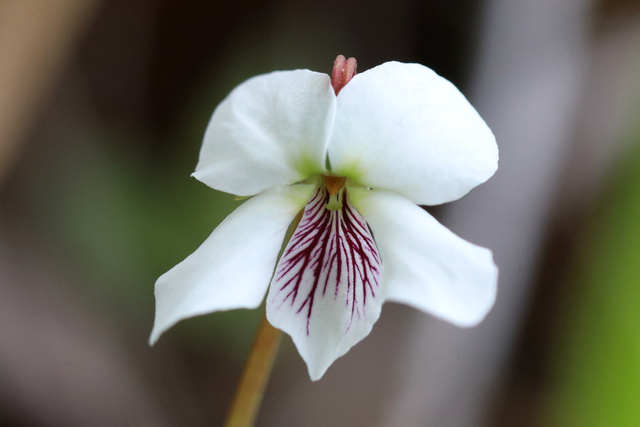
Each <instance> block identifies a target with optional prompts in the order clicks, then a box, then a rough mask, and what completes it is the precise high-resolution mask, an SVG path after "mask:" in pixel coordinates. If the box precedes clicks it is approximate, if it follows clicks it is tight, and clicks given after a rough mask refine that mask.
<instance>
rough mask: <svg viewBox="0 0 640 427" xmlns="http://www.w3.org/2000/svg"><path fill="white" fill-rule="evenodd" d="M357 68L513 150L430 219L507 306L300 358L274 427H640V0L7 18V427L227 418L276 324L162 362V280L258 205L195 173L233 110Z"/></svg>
mask: <svg viewBox="0 0 640 427" xmlns="http://www.w3.org/2000/svg"><path fill="white" fill-rule="evenodd" d="M337 54H344V55H346V56H354V57H356V58H357V60H358V65H359V70H360V71H364V70H366V69H368V68H371V67H373V66H375V65H378V64H380V63H383V62H385V61H389V60H398V61H403V62H418V63H422V64H425V65H427V66H429V67H431V68H433V69H434V70H435V71H436V72H438V73H439V74H440V75H442V76H444V77H446V78H448V79H449V80H451V81H453V82H454V83H455V84H456V85H457V86H458V87H459V88H460V89H461V90H462V91H463V93H465V94H466V95H467V96H468V97H469V98H470V100H471V101H472V103H473V104H474V105H475V106H476V108H477V109H478V110H479V112H480V113H481V115H482V116H483V117H484V118H485V120H486V121H487V122H488V124H489V126H490V127H491V128H492V129H493V131H494V133H495V135H496V138H497V140H498V144H499V146H500V157H501V158H500V169H499V171H498V173H497V174H496V175H495V176H494V177H493V178H492V179H490V180H489V181H488V182H487V183H485V184H483V185H482V186H480V187H479V188H477V189H475V190H474V191H473V192H472V193H471V194H470V195H469V196H467V197H465V198H463V199H462V200H460V201H458V202H454V203H451V204H449V205H445V206H443V207H437V208H436V209H434V210H433V212H435V213H436V215H437V216H438V218H439V219H440V221H442V222H443V223H444V224H445V225H447V226H448V227H450V228H451V229H452V230H453V231H454V232H456V233H457V234H459V235H461V236H462V237H464V238H466V239H468V240H470V241H472V242H474V243H476V244H479V245H482V246H485V247H489V248H491V249H492V250H493V251H494V255H495V260H496V263H497V264H498V266H499V267H500V281H499V291H498V300H497V303H496V306H495V308H494V309H493V311H492V312H491V313H490V314H489V316H488V317H487V319H486V320H485V321H484V322H483V323H482V324H481V325H480V326H478V327H476V328H473V329H469V330H466V329H458V328H456V327H454V326H451V325H449V324H446V323H443V322H441V321H439V320H436V319H434V318H432V317H430V316H429V315H426V314H423V313H419V312H417V311H414V310H412V309H410V308H408V307H404V306H399V305H394V304H387V305H385V307H384V309H383V313H382V317H381V318H380V320H379V321H378V323H377V324H376V325H375V327H374V329H373V332H372V334H371V335H370V336H369V337H368V338H366V339H365V340H364V341H363V342H362V343H360V344H358V345H357V346H356V347H354V348H353V349H352V350H351V351H350V352H349V353H348V354H347V355H346V356H345V357H343V358H341V359H339V360H338V361H337V362H336V363H335V364H334V365H333V366H332V367H331V368H330V369H329V371H328V372H327V374H326V375H325V377H324V378H323V379H322V380H321V381H319V382H316V383H312V382H311V381H310V380H309V377H308V375H307V372H306V367H305V365H304V363H303V361H302V360H301V358H300V357H299V355H298V354H297V352H296V350H295V348H294V347H293V344H292V343H291V341H290V339H289V338H288V337H285V339H284V340H283V344H282V346H281V349H280V352H279V355H278V359H277V361H276V365H275V369H274V374H273V377H272V379H271V381H270V383H269V386H268V389H267V394H266V398H265V400H264V403H263V406H262V409H261V412H260V414H259V418H258V423H257V425H259V426H454V427H457V426H638V425H640V405H639V404H638V402H639V396H640V4H639V3H638V2H635V1H632V0H627V1H625V0H609V1H604V0H602V1H587V0H564V1H562V2H558V1H554V0H540V1H536V2H531V1H526V0H518V1H515V0H486V1H480V0H459V1H456V2H448V1H443V0H378V1H362V0H355V1H353V2H344V1H337V0H326V1H323V2H319V1H312V0H296V1H293V0H268V1H256V0H238V1H236V2H222V1H215V0H214V1H195V0H193V1H191V0H190V1H176V0H140V1H137V2H129V1H124V0H102V1H101V0H56V1H55V2H52V1H48V0H40V1H38V0H0V425H2V426H88V425H91V426H125V425H126V426H205V425H206V426H211V425H220V424H221V423H222V420H223V418H224V414H225V411H226V409H227V407H228V405H229V403H230V401H231V397H232V393H233V390H234V388H235V385H236V383H237V380H238V377H239V375H240V372H241V369H242V364H243V362H244V359H245V357H246V355H247V352H248V349H249V346H250V343H251V340H252V336H253V333H254V332H255V330H256V328H257V325H258V322H259V319H260V316H261V310H254V311H247V310H238V311H232V312H225V313H216V314H212V315H207V316H203V317H200V318H196V319H191V320H187V321H184V322H182V323H180V324H179V325H178V326H176V327H174V328H173V329H171V330H170V331H169V332H168V333H166V334H165V335H164V336H163V337H162V339H161V340H160V341H159V343H158V344H157V345H156V346H155V347H153V348H150V347H148V345H147V339H148V335H149V333H150V330H151V326H152V322H153V316H154V298H153V285H154V282H155V280H156V278H157V277H158V276H159V275H160V274H162V273H164V272H165V271H167V270H168V269H169V268H171V267H173V266H174V265H175V264H176V263H178V262H179V261H181V260H182V259H183V258H184V257H186V256H187V255H188V254H190V253H191V252H192V251H193V250H195V248H196V247H197V246H198V245H199V244H200V243H201V242H202V241H204V239H205V238H206V237H207V236H208V235H209V233H210V232H211V231H212V230H213V228H214V227H215V226H216V225H217V224H218V223H219V222H220V221H221V220H222V219H223V218H224V217H225V216H226V215H227V214H228V213H229V212H231V211H232V210H233V209H234V207H235V206H236V202H234V201H233V196H230V195H226V194H222V193H217V192H215V191H214V190H211V189H209V188H208V187H206V186H205V185H204V184H201V183H199V182H198V181H196V180H195V179H193V178H190V177H189V174H190V173H191V172H192V171H193V169H194V167H195V164H196V161H197V156H198V151H199V148H200V143H201V140H202V135H203V133H204V129H205V127H206V124H207V122H208V119H209V117H210V115H211V112H212V111H213V109H214V108H215V106H216V105H217V104H218V102H220V101H221V100H222V98H223V97H224V96H225V95H226V94H227V93H228V92H229V91H230V90H231V89H232V88H233V87H234V86H236V85H237V84H239V83H241V82H242V81H243V80H245V79H247V78H249V77H251V76H253V75H256V74H260V73H264V72H268V71H272V70H276V69H294V68H309V69H312V70H315V71H324V72H327V73H329V72H330V71H331V67H332V62H333V60H334V58H335V56H336V55H337Z"/></svg>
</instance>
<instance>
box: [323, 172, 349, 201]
mask: <svg viewBox="0 0 640 427" xmlns="http://www.w3.org/2000/svg"><path fill="white" fill-rule="evenodd" d="M322 180H323V181H324V186H325V187H326V188H327V191H328V192H329V194H330V195H331V196H333V195H334V194H338V193H339V192H340V190H342V187H344V183H345V181H346V180H347V178H345V177H343V176H329V175H322Z"/></svg>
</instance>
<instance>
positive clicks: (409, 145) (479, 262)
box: [150, 62, 498, 380]
mask: <svg viewBox="0 0 640 427" xmlns="http://www.w3.org/2000/svg"><path fill="white" fill-rule="evenodd" d="M497 161H498V148H497V145H496V142H495V139H494V137H493V135H492V133H491V131H490V129H489V128H488V127H487V125H486V124H485V122H484V121H483V120H482V118H481V117H480V116H479V115H478V113H477V112H476V110H475V109H474V108H473V107H472V106H471V105H470V104H469V102H468V101H467V100H466V99H465V97H464V96H463V95H462V94H461V93H460V92H459V91H458V90H457V89H456V88H455V86H453V85H452V84H451V83H450V82H448V81H447V80H445V79H443V78H442V77H440V76H438V75H437V74H436V73H434V72H433V71H432V70H430V69H429V68H426V67H424V66H422V65H418V64H402V63H397V62H387V63H385V64H382V65H380V66H378V67H375V68H373V69H370V70H368V71H365V72H364V73H361V74H358V75H356V76H355V77H353V79H352V80H351V81H350V82H349V83H348V84H347V85H346V86H344V88H342V90H341V91H340V92H339V94H338V95H336V94H335V92H334V90H333V89H332V86H331V78H330V77H329V76H328V75H326V74H321V73H316V72H312V71H309V70H295V71H278V72H273V73H270V74H266V75H261V76H257V77H254V78H251V79H249V80H247V81H246V82H244V83H242V84H241V85H240V86H238V87H237V88H235V89H234V90H233V91H232V92H231V94H230V95H229V96H228V97H227V98H226V99H225V100H224V101H223V102H222V103H221V104H220V105H219V106H218V107H217V108H216V110H215V112H214V113H213V117H212V118H211V121H210V123H209V126H208V128H207V131H206V134H205V137H204V142H203V145H202V149H201V152H200V160H199V163H198V166H197V168H196V172H195V173H194V176H195V177H196V178H197V179H199V180H200V181H202V182H204V183H205V184H207V185H209V186H210V187H212V188H215V189H217V190H220V191H224V192H228V193H233V194H236V195H239V196H254V197H252V198H251V199H249V200H248V201H246V202H245V203H244V204H242V205H241V206H239V207H238V208H237V209H236V210H235V211H234V212H233V213H232V214H231V215H229V216H228V217H227V218H226V219H225V220H224V221H223V222H222V223H221V224H220V225H219V226H218V228H216V229H215V230H214V231H213V233H212V234H211V236H209V238H208V239H207V240H206V241H205V242H204V243H203V244H202V245H201V246H200V247H199V248H198V249H197V250H196V251H195V252H194V253H193V254H191V255H190V256H189V257H187V258H186V259H185V260H184V261H182V262H181V263H180V264H178V265H177V266H175V267H174V268H173V269H171V270H170V271H169V272H167V273H165V274H164V275H162V276H161V277H160V278H159V279H158V281H157V283H156V319H155V325H154V328H153V331H152V333H151V338H150V341H151V343H154V342H155V341H156V340H157V339H158V337H159V336H160V335H161V334H162V333H163V332H164V331H166V330H167V329H168V328H170V327H171V326H173V325H174V324H175V323H176V322H178V321H180V320H182V319H185V318H188V317H192V316H196V315H200V314H205V313H211V312H214V311H221V310H229V309H236V308H256V307H258V306H259V305H260V303H261V302H262V300H263V298H264V296H265V293H266V292H267V289H268V288H269V294H268V296H267V301H266V304H267V308H266V310H267V318H268V320H269V322H271V324H272V325H274V326H275V327H277V328H280V329H282V330H284V331H285V332H287V333H288V334H289V335H291V337H292V338H293V341H294V343H295V345H296V346H297V348H298V351H299V352H300V354H301V356H302V357H303V359H304V360H305V362H306V363H307V366H308V368H309V375H310V376H311V379H313V380H317V379H319V378H320V377H322V375H323V374H324V373H325V371H326V370H327V368H328V367H329V366H330V365H331V364H332V363H333V361H334V360H336V359H337V358H338V357H340V356H342V355H343V354H345V353H346V352H347V351H348V350H349V349H350V348H351V347H352V346H353V345H355V344H356V343H357V342H359V341H360V340H361V339H363V338H364V337H365V336H367V335H368V334H369V332H370V330H371V327H372V326H373V324H374V323H375V322H376V320H377V319H378V317H379V315H380V309H381V306H382V304H383V303H384V302H385V301H395V302H401V303H404V304H408V305H410V306H413V307H415V308H418V309H420V310H423V311H426V312H428V313H431V314H433V315H434V316H436V317H438V318H440V319H443V320H446V321H449V322H451V323H453V324H455V325H458V326H473V325H476V324H477V323H478V322H480V321H481V320H482V319H483V318H484V316H485V315H486V314H487V312H488V311H489V310H490V308H491V307H492V305H493V303H494V300H495V294H496V282H497V275H498V271H497V268H496V266H495V264H494V263H493V260H492V255H491V251H489V250H488V249H485V248H481V247H478V246H475V245H473V244H471V243H469V242H467V241H465V240H463V239H461V238H459V237H458V236H456V235H455V234H453V233H452V232H451V231H449V230H448V229H447V228H445V227H443V226H442V225H440V224H439V223H438V222H437V221H436V220H435V219H434V218H433V217H432V216H431V215H429V214H428V213H427V212H426V211H424V210H423V209H422V208H420V207H419V206H418V205H434V204H440V203H445V202H449V201H452V200H456V199H458V198H459V197H462V196H463V195H465V194H466V193H467V192H469V191H470V190H471V189H472V188H473V187H475V186H476V185H478V184H480V183H482V182H484V181H485V180H487V179H488V178H489V177H490V176H491V175H493V173H494V172H495V170H496V168H497ZM302 209H304V215H303V216H302V218H301V220H300V222H299V225H298V226H297V228H296V231H295V233H294V234H293V236H292V238H291V239H290V241H289V243H288V245H287V246H286V249H285V251H284V253H283V255H282V257H281V259H280V261H279V263H278V265H277V266H276V261H277V257H278V253H279V251H280V249H281V245H282V243H283V239H284V237H285V233H286V231H287V228H288V227H289V226H290V224H291V223H292V221H294V218H295V217H296V215H297V214H298V213H299V212H301V211H302ZM274 268H275V273H274ZM269 284H271V286H269Z"/></svg>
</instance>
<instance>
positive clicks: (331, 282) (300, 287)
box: [267, 187, 383, 381]
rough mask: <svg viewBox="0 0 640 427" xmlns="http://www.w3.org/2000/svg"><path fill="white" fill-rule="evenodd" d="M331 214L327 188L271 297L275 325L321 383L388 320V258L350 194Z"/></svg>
mask: <svg viewBox="0 0 640 427" xmlns="http://www.w3.org/2000/svg"><path fill="white" fill-rule="evenodd" d="M340 194H341V196H340V197H341V198H342V206H341V207H340V208H339V209H338V210H329V209H327V208H326V207H325V205H326V204H327V203H328V202H329V197H330V196H329V194H328V192H327V191H326V189H325V188H324V187H320V188H319V189H318V191H317V192H316V193H315V194H314V196H313V197H312V198H311V200H309V203H307V206H306V208H305V212H304V215H303V217H302V219H301V221H300V224H299V225H298V227H297V228H296V231H295V232H294V234H293V236H292V238H291V240H290V241H289V244H288V245H287V247H286V249H285V251H284V253H283V255H282V258H281V259H280V262H279V263H278V267H277V268H276V273H275V275H274V277H273V280H272V282H271V288H270V289H269V296H268V297H267V318H268V319H269V322H271V324H272V325H274V326H275V327H277V328H280V329H282V330H284V331H285V332H287V333H288V334H289V335H291V337H292V338H293V341H294V343H295V344H296V347H297V348H298V351H299V352H300V355H301V356H302V358H303V359H304V360H305V362H306V363H307V367H308V369H309V376H310V377H311V379H312V380H314V381H315V380H318V379H320V378H321V377H322V375H324V373H325V371H326V370H327V368H329V366H330V365H331V364H332V363H333V361H334V360H336V359H337V358H338V357H340V356H342V355H343V354H345V353H346V352H347V351H348V350H349V349H350V348H351V347H352V346H353V345H355V344H356V343H357V342H359V341H360V340H361V339H362V338H364V337H365V336H367V335H368V334H369V332H370V331H371V327H372V326H373V324H374V323H375V321H376V320H378V317H379V316H380V307H381V304H382V301H383V295H382V294H381V292H380V288H379V282H380V275H381V265H380V257H379V255H378V251H377V248H376V244H375V242H374V241H373V238H372V237H371V234H370V232H369V229H368V228H367V224H366V222H365V221H364V219H363V218H362V216H361V215H360V214H359V213H358V211H357V210H356V209H355V208H354V207H353V206H352V205H351V203H350V202H349V201H348V200H347V197H346V192H342V193H340Z"/></svg>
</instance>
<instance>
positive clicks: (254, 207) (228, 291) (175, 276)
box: [150, 185, 314, 344]
mask: <svg viewBox="0 0 640 427" xmlns="http://www.w3.org/2000/svg"><path fill="white" fill-rule="evenodd" d="M313 189H314V186H312V185H294V186H291V187H275V188H272V189H269V190H267V191H265V192H263V193H261V194H259V195H257V196H255V197H253V198H251V199H249V200H247V201H246V202H245V203H244V204H242V205H240V206H239V207H238V208H237V209H236V210H235V211H233V212H232V213H231V215H229V216H228V217H227V218H226V219H225V220H224V221H223V222H222V223H221V224H220V225H219V226H218V227H217V228H216V229H215V230H213V233H211V235H210V236H209V238H208V239H207V240H206V241H205V242H204V243H203V244H202V245H201V246H200V247H199V248H198V249H197V250H196V251H195V252H194V253H192V254H191V255H189V256H188V257H187V258H186V259H185V260H184V261H182V262H181V263H180V264H178V265H176V266H175V267H173V268H172V269H171V270H169V271H168V272H167V273H165V274H163V275H162V276H160V278H159V279H158V281H157V282H156V290H155V294H156V318H155V324H154V326H153V331H152V332H151V337H150V343H151V344H153V343H155V342H156V341H157V340H158V338H159V337H160V335H161V334H162V333H163V332H164V331H166V330H167V329H169V328H170V327H171V326H173V325H174V324H176V323H177V322H178V321H180V320H182V319H186V318H188V317H193V316H196V315H200V314H206V313H211V312H214V311H221V310H229V309H234V308H255V307H257V306H259V305H260V303H261V301H262V299H263V298H264V295H265V293H266V290H267V287H268V286H269V281H270V279H271V276H272V274H273V269H274V267H275V264H276V259H277V257H278V252H279V251H280V248H281V245H282V241H283V239H284V235H285V233H286V231H287V228H288V227H289V224H291V221H292V220H293V218H294V217H295V215H296V214H297V213H298V212H300V210H301V209H302V208H303V207H304V205H305V203H306V202H307V200H308V199H309V197H310V195H311V192H312V191H313Z"/></svg>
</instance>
